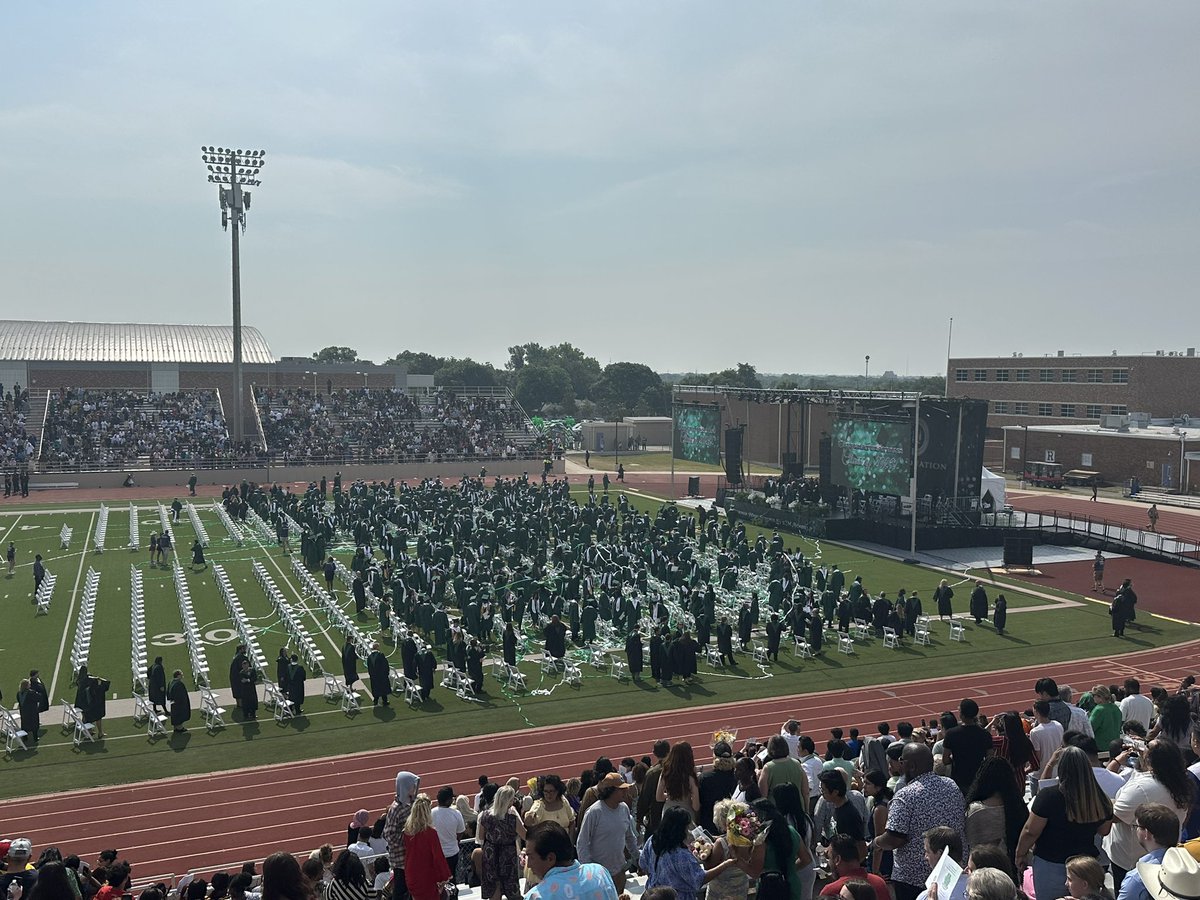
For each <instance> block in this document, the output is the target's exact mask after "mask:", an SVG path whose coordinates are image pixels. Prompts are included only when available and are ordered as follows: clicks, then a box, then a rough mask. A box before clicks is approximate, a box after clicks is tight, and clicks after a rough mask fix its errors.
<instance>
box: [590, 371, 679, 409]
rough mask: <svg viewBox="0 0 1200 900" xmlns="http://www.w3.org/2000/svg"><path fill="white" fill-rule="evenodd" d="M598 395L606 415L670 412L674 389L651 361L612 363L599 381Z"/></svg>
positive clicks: (596, 391)
mask: <svg viewBox="0 0 1200 900" xmlns="http://www.w3.org/2000/svg"><path fill="white" fill-rule="evenodd" d="M594 397H595V399H596V403H597V405H598V407H599V408H600V409H601V410H602V411H603V413H604V415H606V416H630V415H635V414H637V415H647V416H657V415H666V410H667V407H668V406H669V405H670V390H669V389H668V388H667V386H666V385H665V384H663V380H662V378H660V377H659V375H658V373H657V372H655V371H654V370H653V369H651V368H650V367H649V366H647V365H643V364H642V363H634V362H615V363H609V364H608V365H607V366H605V367H604V372H603V374H601V376H600V379H599V381H597V382H596V387H595V391H594Z"/></svg>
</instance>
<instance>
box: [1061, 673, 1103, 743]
mask: <svg viewBox="0 0 1200 900" xmlns="http://www.w3.org/2000/svg"><path fill="white" fill-rule="evenodd" d="M1074 697H1075V691H1074V689H1073V688H1072V687H1071V686H1070V685H1069V684H1060V685H1059V686H1058V699H1059V700H1061V701H1062V702H1063V703H1065V704H1066V705H1067V709H1068V710H1070V711H1071V721H1070V724H1069V725H1067V731H1078V732H1081V733H1083V734H1086V735H1087V736H1088V737H1093V736H1094V735H1095V732H1094V731H1093V730H1092V723H1091V720H1090V719H1089V718H1088V714H1087V713H1086V712H1085V711H1084V710H1083V709H1082V708H1081V707H1079V706H1076V705H1075V704H1074V703H1072V702H1071V701H1072V699H1074Z"/></svg>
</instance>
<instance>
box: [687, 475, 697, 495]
mask: <svg viewBox="0 0 1200 900" xmlns="http://www.w3.org/2000/svg"><path fill="white" fill-rule="evenodd" d="M688 496H689V497H699V496H700V476H699V475H689V476H688Z"/></svg>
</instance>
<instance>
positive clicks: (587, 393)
mask: <svg viewBox="0 0 1200 900" xmlns="http://www.w3.org/2000/svg"><path fill="white" fill-rule="evenodd" d="M506 366H507V368H508V369H509V370H510V371H512V372H517V373H519V372H520V371H521V370H522V369H523V368H525V367H527V366H558V367H559V368H560V369H562V370H563V371H564V372H566V373H567V376H568V377H569V378H570V379H571V387H572V389H573V390H574V394H575V398H576V399H580V400H582V399H584V398H585V397H591V396H592V389H593V387H594V386H595V384H596V382H597V381H599V380H600V363H599V362H598V361H597V360H596V359H595V358H594V357H591V356H588V355H587V354H586V353H584V352H583V351H582V350H580V349H579V348H578V347H575V346H573V345H572V344H570V343H568V342H565V341H564V342H563V343H561V344H558V345H557V346H554V347H543V346H542V345H541V344H538V343H534V342H530V343H527V344H520V345H519V346H516V347H509V348H508V363H507V364H506Z"/></svg>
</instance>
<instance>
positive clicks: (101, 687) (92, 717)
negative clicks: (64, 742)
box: [75, 675, 112, 722]
mask: <svg viewBox="0 0 1200 900" xmlns="http://www.w3.org/2000/svg"><path fill="white" fill-rule="evenodd" d="M110 687H112V682H111V681H108V680H107V679H104V678H96V677H94V676H91V675H89V676H88V677H87V678H86V679H85V680H84V682H83V684H81V685H79V687H78V688H76V690H75V706H76V707H78V708H79V712H80V715H81V716H82V717H83V721H85V722H98V721H99V720H101V719H103V718H104V715H105V711H106V709H107V702H106V701H107V699H108V698H107V694H108V689H109V688H110Z"/></svg>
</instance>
